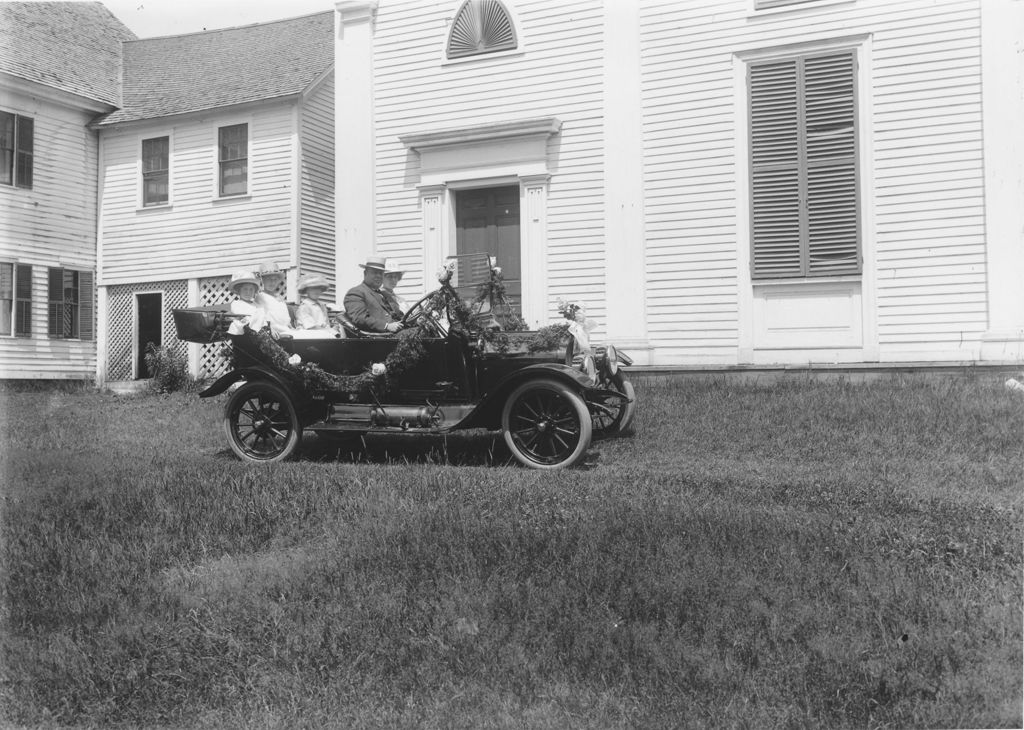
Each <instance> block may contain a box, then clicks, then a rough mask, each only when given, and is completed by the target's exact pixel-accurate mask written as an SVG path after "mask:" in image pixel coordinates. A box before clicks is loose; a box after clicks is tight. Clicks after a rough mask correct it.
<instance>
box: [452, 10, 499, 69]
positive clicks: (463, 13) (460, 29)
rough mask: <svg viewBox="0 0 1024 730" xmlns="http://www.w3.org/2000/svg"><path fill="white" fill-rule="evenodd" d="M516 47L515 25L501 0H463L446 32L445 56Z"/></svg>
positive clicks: (458, 55)
mask: <svg viewBox="0 0 1024 730" xmlns="http://www.w3.org/2000/svg"><path fill="white" fill-rule="evenodd" d="M515 47H516V29H515V28H514V27H513V26H512V18H511V17H510V16H509V14H508V10H506V9H505V6H504V5H502V4H501V0H466V2H464V3H463V4H462V7H461V8H459V12H458V14H457V15H456V16H455V21H454V22H453V23H452V31H451V34H450V35H449V36H448V58H462V57H463V56H475V55H478V54H481V53H494V52H495V51H508V50H511V49H513V48H515Z"/></svg>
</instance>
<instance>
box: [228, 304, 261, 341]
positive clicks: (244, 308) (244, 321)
mask: <svg viewBox="0 0 1024 730" xmlns="http://www.w3.org/2000/svg"><path fill="white" fill-rule="evenodd" d="M230 311H231V314H241V315H244V316H243V317H241V318H240V319H233V320H232V321H231V324H229V325H228V334H231V335H240V334H243V333H244V332H245V327H246V326H247V325H248V327H249V329H251V330H252V331H253V332H259V331H260V330H261V329H263V326H264V325H265V324H266V323H267V319H266V316H265V315H264V313H263V310H262V309H261V308H260V307H257V306H256V305H255V304H254V303H252V302H247V301H245V300H244V299H236V300H235V301H233V302H231V307H230Z"/></svg>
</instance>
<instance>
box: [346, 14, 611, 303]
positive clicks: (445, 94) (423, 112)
mask: <svg viewBox="0 0 1024 730" xmlns="http://www.w3.org/2000/svg"><path fill="white" fill-rule="evenodd" d="M507 5H508V6H509V7H510V8H512V9H513V10H514V13H515V15H514V18H515V21H516V23H517V27H516V33H517V35H518V38H519V39H520V43H521V46H520V48H521V50H522V53H516V54H513V55H507V56H501V57H497V56H496V57H492V58H488V57H486V56H480V57H478V58H474V59H473V60H470V61H466V62H462V63H452V64H446V63H445V56H444V47H445V41H446V38H447V33H448V25H447V24H448V22H450V21H451V19H452V18H453V17H454V15H455V13H456V12H457V10H458V8H459V6H460V1H459V0H452V1H451V2H445V3H437V2H428V1H425V0H415V1H409V2H404V1H403V2H382V3H381V5H380V8H379V11H378V16H377V26H376V27H377V31H376V34H375V37H374V46H375V51H374V53H375V55H374V84H375V89H374V92H375V111H376V118H375V121H376V133H377V161H376V174H377V181H376V182H377V201H376V204H377V219H376V220H377V245H378V249H379V251H380V253H382V254H384V255H386V256H389V257H392V258H396V259H398V260H399V261H400V262H402V263H403V264H405V265H406V266H407V267H408V268H409V273H408V274H407V275H406V276H405V278H404V279H403V281H402V285H403V293H407V294H416V293H418V292H420V291H424V290H429V289H432V288H434V287H435V286H436V281H435V280H434V272H427V275H426V277H424V276H423V272H422V260H423V257H422V247H423V241H422V234H421V229H420V211H419V206H418V191H417V189H416V184H417V182H418V178H417V175H418V170H419V168H418V164H419V163H418V158H417V156H416V155H415V154H412V153H410V152H409V151H408V150H407V149H406V148H405V147H404V146H403V145H402V143H401V142H400V141H399V137H400V136H402V135H407V134H413V133H419V132H427V131H434V130H442V129H449V128H458V127H466V126H474V125H480V124H488V123H493V122H508V121H514V120H523V119H532V118H539V117H549V116H550V117H557V118H558V119H559V120H561V122H562V131H561V133H560V134H559V135H556V136H555V137H553V138H552V139H551V140H550V142H549V146H548V156H549V159H550V160H552V161H553V165H552V166H553V168H554V174H553V175H552V177H551V181H550V187H549V191H548V210H547V215H548V217H547V261H546V264H547V269H548V282H547V283H548V290H549V302H548V309H549V311H550V312H551V316H552V318H553V319H554V318H556V317H557V316H558V315H557V312H556V311H555V305H556V300H557V298H558V297H560V296H561V297H566V298H575V299H580V300H582V301H584V302H586V303H587V304H588V305H589V309H588V311H589V313H590V314H591V315H592V316H594V317H595V318H596V319H598V320H599V321H601V320H602V314H603V312H604V296H603V292H604V245H605V242H604V211H603V209H602V200H603V184H604V181H603V175H604V173H603V163H602V150H603V145H604V139H603V131H602V123H603V118H602V117H603V112H602V95H603V92H602V70H603V66H602V64H603V56H602V10H601V4H600V3H597V2H593V0H578V1H577V2H561V3H552V2H549V1H548V0H523V1H521V2H520V1H517V2H513V3H507ZM529 275H530V274H529V272H524V276H529ZM353 278H355V277H353Z"/></svg>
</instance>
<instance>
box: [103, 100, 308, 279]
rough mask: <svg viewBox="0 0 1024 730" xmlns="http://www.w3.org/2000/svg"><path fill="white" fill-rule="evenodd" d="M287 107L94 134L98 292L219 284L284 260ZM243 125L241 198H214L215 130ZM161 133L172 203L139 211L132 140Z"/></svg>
mask: <svg viewBox="0 0 1024 730" xmlns="http://www.w3.org/2000/svg"><path fill="white" fill-rule="evenodd" d="M294 120H295V115H294V105H293V104H291V103H281V102H278V103H274V104H269V105H267V106H264V107H260V108H258V109H254V110H251V111H249V112H247V113H244V114H232V115H231V116H218V115H214V114H211V115H209V116H206V117H203V118H189V119H186V120H179V121H175V122H174V123H173V124H172V123H170V122H168V123H167V124H163V125H157V124H148V125H146V126H138V125H133V126H126V127H123V128H118V129H114V130H110V131H106V130H105V131H103V132H102V134H103V142H102V144H103V155H102V164H103V170H102V174H103V197H102V201H101V214H102V220H101V246H102V271H101V272H100V274H101V277H100V281H99V282H98V283H99V284H100V285H111V284H123V283H131V282H144V281H163V280H167V279H182V278H190V277H203V276H218V275H223V274H225V273H230V272H231V271H235V270H237V269H240V268H245V267H252V266H255V265H256V264H259V263H260V262H262V261H277V262H281V263H284V262H287V261H289V259H290V255H291V250H292V241H293V231H294V226H295V222H294V217H295V204H296V201H295V197H296V196H297V191H296V185H295V181H294V180H293V160H294V145H295V140H296V139H297V130H296V129H295V121H294ZM243 121H245V122H248V124H249V137H250V147H251V157H250V159H249V195H247V196H241V197H238V198H227V199H220V200H218V199H216V195H215V194H216V166H217V128H218V127H220V126H224V125H228V124H236V123H239V122H243ZM163 135H170V137H171V162H170V166H171V170H170V190H171V193H170V195H171V205H170V206H167V207H160V208H145V209H143V208H139V207H138V189H139V173H138V158H139V150H140V140H141V139H143V138H147V137H151V136H163Z"/></svg>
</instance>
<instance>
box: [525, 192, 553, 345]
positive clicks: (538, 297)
mask: <svg viewBox="0 0 1024 730" xmlns="http://www.w3.org/2000/svg"><path fill="white" fill-rule="evenodd" d="M550 179H551V176H550V175H548V174H546V173H545V174H541V175H525V176H523V177H521V178H519V186H520V187H519V197H520V205H519V219H520V221H521V226H522V227H521V229H520V235H521V237H522V239H521V241H522V256H523V260H522V262H521V267H522V289H523V319H525V320H526V323H527V324H528V325H529V326H530V329H537V328H539V327H543V326H544V325H546V324H550V319H551V315H550V314H549V313H548V311H549V306H550V305H549V303H548V258H547V250H548V246H547V240H548V222H547V210H548V183H549V181H550Z"/></svg>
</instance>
